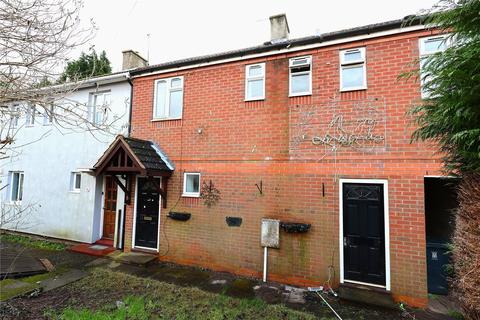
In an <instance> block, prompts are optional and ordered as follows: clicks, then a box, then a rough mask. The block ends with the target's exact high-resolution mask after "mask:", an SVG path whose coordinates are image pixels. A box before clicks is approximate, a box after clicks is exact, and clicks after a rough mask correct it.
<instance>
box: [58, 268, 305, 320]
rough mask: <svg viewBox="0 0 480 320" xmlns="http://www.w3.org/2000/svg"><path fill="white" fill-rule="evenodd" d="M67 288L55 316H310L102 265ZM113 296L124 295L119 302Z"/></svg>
mask: <svg viewBox="0 0 480 320" xmlns="http://www.w3.org/2000/svg"><path fill="white" fill-rule="evenodd" d="M72 290H73V292H72V293H73V294H72V297H75V299H74V301H70V306H69V307H67V308H64V309H63V310H57V312H56V314H57V316H58V317H59V318H60V319H66V320H68V319H102V320H103V319H138V320H143V319H178V320H180V319H213V320H215V319H315V317H314V316H313V315H312V314H309V313H306V312H301V311H295V310H292V309H289V308H287V307H286V306H283V305H268V304H266V303H265V302H264V301H262V300H259V299H238V298H232V297H228V296H226V295H222V294H213V293H209V292H205V291H202V290H200V289H197V288H192V287H179V286H175V285H172V284H168V283H164V282H159V281H156V280H152V279H144V278H138V277H135V276H131V275H126V274H123V273H118V272H112V271H108V270H104V269H96V270H94V272H93V273H92V274H91V275H90V276H88V277H86V278H84V279H82V280H80V281H78V282H76V283H74V284H73V285H72ZM117 301H123V303H120V304H119V305H120V307H117ZM73 305H74V306H75V307H72V306H73ZM77 306H78V307H77Z"/></svg>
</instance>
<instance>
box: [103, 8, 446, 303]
mask: <svg viewBox="0 0 480 320" xmlns="http://www.w3.org/2000/svg"><path fill="white" fill-rule="evenodd" d="M404 23H405V21H404V20H396V21H390V22H386V23H381V24H375V25H369V26H365V27H359V28H354V29H349V30H343V31H339V32H333V33H329V34H323V35H319V36H312V37H306V38H300V39H292V40H289V39H288V24H287V23H286V18H284V16H277V17H273V18H272V41H269V42H266V43H264V44H263V45H260V46H257V47H252V48H247V49H242V50H237V51H230V52H225V53H220V54H214V55H209V56H203V57H196V58H191V59H185V60H179V61H173V62H170V63H164V64H159V65H152V66H149V67H144V68H140V69H136V70H134V71H133V72H131V81H132V83H133V105H132V115H131V138H118V139H117V140H116V142H114V144H113V145H112V146H111V147H110V148H109V149H108V150H107V152H106V153H105V155H104V156H103V157H102V158H101V159H100V160H99V162H98V163H97V165H96V166H95V171H96V174H97V175H109V174H110V175H115V177H116V175H118V174H122V175H123V177H124V178H126V181H127V183H125V181H124V180H122V181H120V180H118V182H117V183H119V184H120V187H121V188H124V189H125V190H127V192H128V193H129V197H128V198H129V199H127V201H126V205H125V208H124V210H123V212H125V216H123V214H122V216H121V217H120V218H119V219H118V221H124V224H123V225H122V226H121V230H122V233H124V241H123V242H122V243H123V245H122V246H123V249H124V250H125V251H130V250H139V251H147V252H152V253H154V254H158V255H159V259H160V260H163V261H171V262H175V263H180V264H187V265H196V266H201V267H206V268H210V269H214V270H222V271H229V272H233V273H236V274H240V275H247V276H254V277H258V278H261V276H262V271H263V252H264V251H263V249H262V247H261V245H260V234H261V228H260V226H261V221H262V219H263V218H269V219H276V220H279V221H280V226H281V228H280V235H279V239H280V243H279V248H278V249H270V250H269V252H268V254H269V255H268V278H269V279H270V280H273V281H279V282H283V283H289V284H294V285H302V286H307V285H311V286H315V285H322V284H325V282H326V281H327V280H329V282H330V283H331V285H332V286H333V287H337V286H338V285H346V284H350V285H359V286H367V287H373V288H376V289H378V290H380V291H385V292H386V293H391V295H392V296H393V298H394V299H395V300H396V301H403V302H406V303H408V304H410V305H413V306H425V305H426V303H427V292H428V288H427V258H426V254H427V238H428V234H427V231H426V230H427V229H428V226H427V227H426V220H428V218H427V215H428V214H427V213H426V206H427V204H426V202H427V201H431V202H435V201H432V200H431V199H430V198H428V197H427V196H426V193H427V191H426V190H427V189H426V188H427V185H428V184H429V182H428V181H430V180H429V179H432V181H433V182H435V181H437V180H438V181H440V180H441V179H439V178H438V177H440V176H441V175H442V173H441V161H440V156H439V155H438V154H436V149H435V147H434V146H432V145H427V144H424V143H416V142H415V143H411V141H410V137H411V133H412V131H413V129H414V126H413V124H412V122H411V119H410V118H409V117H408V116H407V115H406V112H407V111H408V110H409V108H410V107H411V106H412V105H413V104H414V103H415V102H419V101H420V99H421V88H420V85H419V83H418V82H415V81H405V80H398V79H397V77H398V75H399V74H400V73H402V72H404V71H406V70H408V68H409V67H408V64H409V63H411V62H412V61H414V60H415V59H418V58H419V56H420V55H426V54H430V53H432V52H435V51H438V50H441V47H442V44H441V42H442V41H443V37H442V36H439V35H438V32H437V31H435V30H430V29H427V28H426V27H425V26H423V25H422V24H421V23H420V21H418V20H415V21H413V22H411V23H410V24H409V25H407V26H405V25H404ZM152 177H155V178H152ZM440 184H441V183H440ZM437 191H438V190H437ZM437 191H435V192H437ZM429 192H430V191H429ZM435 192H434V196H433V198H432V199H437V200H438V199H439V197H441V195H440V193H435ZM438 192H442V191H438ZM218 196H219V197H218ZM106 197H107V196H106ZM121 209H123V208H120V211H119V210H117V211H119V212H120V213H121V212H122V210H121ZM437 209H438V208H437ZM444 211H445V210H444ZM179 220H185V221H179ZM444 220H445V219H444ZM447 224H448V223H447ZM437 227H438V226H437ZM437 229H438V228H437ZM292 231H293V232H292ZM295 231H296V232H295ZM429 277H430V275H429ZM329 278H330V279H329Z"/></svg>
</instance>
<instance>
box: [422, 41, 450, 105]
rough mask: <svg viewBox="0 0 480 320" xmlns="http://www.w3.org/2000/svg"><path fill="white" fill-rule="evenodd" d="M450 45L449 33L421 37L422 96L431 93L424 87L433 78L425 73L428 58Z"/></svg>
mask: <svg viewBox="0 0 480 320" xmlns="http://www.w3.org/2000/svg"><path fill="white" fill-rule="evenodd" d="M449 46H450V41H449V38H448V35H437V36H433V37H426V38H420V39H419V51H420V85H421V87H422V98H428V97H429V94H428V92H427V90H426V88H424V86H425V84H426V83H428V81H429V80H431V76H430V75H428V74H425V72H424V71H422V69H424V68H425V65H426V63H427V62H428V58H429V57H431V56H432V55H434V54H437V53H440V52H443V51H445V49H447V48H448V47H449Z"/></svg>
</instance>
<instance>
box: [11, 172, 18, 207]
mask: <svg viewBox="0 0 480 320" xmlns="http://www.w3.org/2000/svg"><path fill="white" fill-rule="evenodd" d="M19 177H20V174H19V173H18V172H14V173H13V174H12V199H11V200H12V201H17V200H18V182H19V181H18V180H19Z"/></svg>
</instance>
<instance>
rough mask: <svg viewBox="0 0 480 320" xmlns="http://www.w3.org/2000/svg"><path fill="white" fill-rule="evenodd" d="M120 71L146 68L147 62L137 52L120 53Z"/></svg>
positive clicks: (126, 51)
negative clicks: (121, 56) (121, 59)
mask: <svg viewBox="0 0 480 320" xmlns="http://www.w3.org/2000/svg"><path fill="white" fill-rule="evenodd" d="M122 55H123V61H122V70H128V69H134V68H139V67H146V66H148V61H147V60H146V59H145V58H143V57H142V56H141V55H140V54H139V53H138V52H136V51H133V50H125V51H122Z"/></svg>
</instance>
